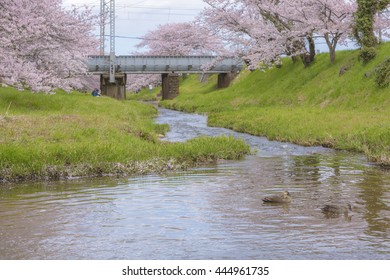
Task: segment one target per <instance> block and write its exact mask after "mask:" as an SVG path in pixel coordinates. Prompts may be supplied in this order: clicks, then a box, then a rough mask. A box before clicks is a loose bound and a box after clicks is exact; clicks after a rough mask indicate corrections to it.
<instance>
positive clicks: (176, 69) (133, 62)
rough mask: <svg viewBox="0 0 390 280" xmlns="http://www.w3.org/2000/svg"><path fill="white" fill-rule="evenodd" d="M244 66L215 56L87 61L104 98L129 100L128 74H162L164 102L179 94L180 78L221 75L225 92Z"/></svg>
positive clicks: (141, 57) (221, 85)
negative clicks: (199, 74)
mask: <svg viewBox="0 0 390 280" xmlns="http://www.w3.org/2000/svg"><path fill="white" fill-rule="evenodd" d="M113 61H114V63H113ZM207 65H212V66H211V67H207ZM242 65H243V64H242V61H240V60H239V59H236V58H231V57H225V58H217V57H215V56H116V57H115V58H114V59H113V57H112V56H89V57H88V61H87V66H88V72H89V73H91V74H95V75H100V89H101V92H102V94H104V95H108V96H111V97H114V98H117V99H124V98H125V96H126V80H127V74H161V75H162V98H163V99H172V98H174V97H176V96H177V95H178V94H179V75H180V74H195V73H206V74H209V73H217V74H218V88H223V87H227V86H229V84H230V81H231V80H232V77H233V75H234V73H237V72H238V71H240V70H241V69H242Z"/></svg>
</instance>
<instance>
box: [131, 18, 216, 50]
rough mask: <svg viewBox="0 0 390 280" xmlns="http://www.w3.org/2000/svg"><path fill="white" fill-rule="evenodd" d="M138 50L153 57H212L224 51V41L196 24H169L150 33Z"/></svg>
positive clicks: (160, 26)
mask: <svg viewBox="0 0 390 280" xmlns="http://www.w3.org/2000/svg"><path fill="white" fill-rule="evenodd" d="M137 47H138V48H145V47H146V48H148V51H146V54H152V55H212V54H216V53H219V52H220V51H221V50H222V49H223V44H222V41H221V40H220V39H219V38H218V37H216V36H215V35H214V34H212V32H211V30H210V29H207V28H205V27H202V26H200V25H197V24H196V23H194V22H184V23H168V24H164V25H159V26H158V27H157V28H156V29H155V30H152V31H150V32H148V33H147V34H146V35H145V36H144V38H143V40H142V41H141V43H139V44H138V45H137Z"/></svg>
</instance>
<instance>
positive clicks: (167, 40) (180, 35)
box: [127, 22, 224, 91]
mask: <svg viewBox="0 0 390 280" xmlns="http://www.w3.org/2000/svg"><path fill="white" fill-rule="evenodd" d="M137 47H138V48H139V49H140V50H143V51H142V52H137V54H143V55H167V56H169V55H171V56H187V55H221V54H223V53H224V45H223V42H222V40H221V39H220V38H219V37H217V36H215V35H214V34H213V32H212V30H210V29H208V28H206V27H204V26H201V25H199V24H197V23H195V22H184V23H168V24H164V25H159V26H158V27H157V28H156V29H155V30H152V31H149V32H148V33H147V34H146V35H145V36H144V37H143V40H142V41H141V42H140V43H139V44H138V45H137ZM127 81H128V86H127V88H128V89H129V90H132V91H135V90H137V89H140V88H142V87H145V86H147V85H149V84H152V85H157V84H159V83H161V76H160V75H128V77H127Z"/></svg>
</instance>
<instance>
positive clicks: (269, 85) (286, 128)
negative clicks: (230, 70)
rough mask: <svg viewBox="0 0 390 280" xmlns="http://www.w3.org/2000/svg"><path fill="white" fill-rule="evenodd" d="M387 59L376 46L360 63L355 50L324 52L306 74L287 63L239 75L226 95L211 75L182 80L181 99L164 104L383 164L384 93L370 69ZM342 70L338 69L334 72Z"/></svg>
mask: <svg viewBox="0 0 390 280" xmlns="http://www.w3.org/2000/svg"><path fill="white" fill-rule="evenodd" d="M389 55H390V43H387V44H383V45H382V46H381V49H380V50H379V52H378V55H377V57H376V58H375V60H373V61H371V62H370V63H368V64H363V63H361V62H360V61H359V60H358V51H340V52H338V53H337V59H336V62H335V63H334V64H330V63H329V57H328V54H326V53H323V54H320V55H318V56H317V57H316V60H315V62H314V63H313V64H312V65H311V66H310V67H308V68H304V67H303V65H302V64H301V63H293V62H292V61H291V60H289V59H285V60H284V61H283V66H282V67H281V68H280V69H279V68H274V69H269V70H267V71H265V72H262V71H254V72H249V71H243V72H242V73H240V75H239V77H238V78H237V79H236V80H235V81H234V83H233V85H232V86H230V87H229V88H227V89H221V90H217V89H215V85H216V76H213V77H210V79H209V82H208V83H207V84H200V83H199V82H198V81H197V77H196V76H193V77H190V78H187V80H186V81H183V84H182V87H181V89H180V90H181V93H180V95H179V96H178V97H177V98H176V99H174V100H172V101H163V102H161V104H162V105H163V106H166V107H169V108H173V109H178V110H184V111H190V112H194V111H197V112H203V113H207V114H208V115H209V124H210V125H214V126H223V127H228V128H232V129H234V130H237V131H242V132H248V133H251V134H255V135H262V136H267V137H268V138H270V139H276V140H281V141H288V142H293V143H297V144H301V145H323V146H327V147H333V148H336V149H346V150H353V151H359V152H365V153H366V155H367V156H368V158H369V159H370V160H372V161H376V162H379V163H381V164H385V165H389V164H390V133H389V131H390V130H389V128H390V114H389V113H390V107H389V105H390V88H379V87H378V86H376V84H375V81H374V80H375V79H374V70H375V67H376V66H377V65H378V64H380V63H381V62H382V61H384V60H385V59H386V58H388V57H389ZM341 70H342V71H341Z"/></svg>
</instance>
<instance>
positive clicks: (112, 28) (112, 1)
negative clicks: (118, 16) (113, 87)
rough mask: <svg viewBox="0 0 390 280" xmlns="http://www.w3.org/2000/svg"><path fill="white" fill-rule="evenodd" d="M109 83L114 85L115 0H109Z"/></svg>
mask: <svg viewBox="0 0 390 280" xmlns="http://www.w3.org/2000/svg"><path fill="white" fill-rule="evenodd" d="M110 83H115V0H110Z"/></svg>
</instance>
